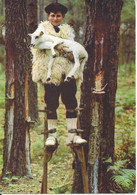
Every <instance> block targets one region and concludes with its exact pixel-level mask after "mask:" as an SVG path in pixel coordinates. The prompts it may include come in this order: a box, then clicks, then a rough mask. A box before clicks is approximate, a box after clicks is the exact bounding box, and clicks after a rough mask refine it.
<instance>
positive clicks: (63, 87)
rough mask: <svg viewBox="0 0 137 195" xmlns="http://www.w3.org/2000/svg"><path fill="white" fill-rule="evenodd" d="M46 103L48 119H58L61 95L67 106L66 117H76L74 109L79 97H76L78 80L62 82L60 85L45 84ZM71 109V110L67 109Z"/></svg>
mask: <svg viewBox="0 0 137 195" xmlns="http://www.w3.org/2000/svg"><path fill="white" fill-rule="evenodd" d="M44 88H45V97H44V98H45V103H46V105H47V109H48V113H47V118H48V119H57V112H56V110H57V108H58V106H59V96H60V95H61V100H62V102H63V104H64V105H65V107H66V118H76V116H77V113H76V111H75V110H74V111H72V110H73V109H75V108H76V107H77V99H76V97H75V95H76V91H77V87H76V80H75V79H73V80H71V81H69V82H62V83H61V84H60V85H59V86H56V85H54V84H45V85H44ZM67 109H70V110H71V111H69V110H67Z"/></svg>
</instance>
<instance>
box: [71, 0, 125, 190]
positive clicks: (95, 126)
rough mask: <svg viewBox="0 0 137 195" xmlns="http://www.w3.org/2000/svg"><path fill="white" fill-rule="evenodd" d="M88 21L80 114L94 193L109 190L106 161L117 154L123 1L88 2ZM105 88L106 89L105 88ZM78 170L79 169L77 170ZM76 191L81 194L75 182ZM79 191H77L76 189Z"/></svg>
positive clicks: (76, 170)
mask: <svg viewBox="0 0 137 195" xmlns="http://www.w3.org/2000/svg"><path fill="white" fill-rule="evenodd" d="M85 2H86V11H87V22H86V34H85V41H84V44H85V47H86V50H87V51H88V54H89V58H88V63H87V64H86V66H85V69H84V80H83V84H82V87H81V101H80V106H81V107H83V108H84V110H83V111H82V112H81V115H80V122H81V129H84V130H85V131H84V135H83V137H84V138H85V139H87V140H88V145H87V146H86V147H85V155H86V161H87V171H88V176H89V186H90V192H91V193H107V192H109V187H110V183H111V182H110V175H109V174H108V173H107V166H108V164H107V163H104V161H103V159H108V158H109V157H111V158H112V159H113V154H114V124H115V95H116V88H117V70H118V47H119V27H120V14H121V9H122V0H106V1H104V0H86V1H85ZM103 88H104V89H103ZM78 168H79V167H78ZM78 168H77V169H75V174H74V183H73V191H72V192H75V193H82V192H83V187H82V183H81V185H80V184H79V186H81V188H79V189H78V191H77V189H76V188H77V187H75V183H76V182H77V183H80V182H81V176H78V177H76V176H75V175H77V174H76V173H77V172H78ZM75 189H76V190H75Z"/></svg>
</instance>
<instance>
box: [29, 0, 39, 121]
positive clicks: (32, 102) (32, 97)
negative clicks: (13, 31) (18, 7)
mask: <svg viewBox="0 0 137 195" xmlns="http://www.w3.org/2000/svg"><path fill="white" fill-rule="evenodd" d="M36 28H37V1H36V0H27V34H28V33H33V32H34V31H35V30H36ZM29 45H30V37H28V51H27V54H28V64H27V72H28V76H26V79H27V85H28V90H27V94H28V116H29V117H30V119H31V120H32V121H37V120H38V102H37V84H36V83H34V82H33V81H32V75H31V72H32V60H31V59H32V54H31V52H30V48H29Z"/></svg>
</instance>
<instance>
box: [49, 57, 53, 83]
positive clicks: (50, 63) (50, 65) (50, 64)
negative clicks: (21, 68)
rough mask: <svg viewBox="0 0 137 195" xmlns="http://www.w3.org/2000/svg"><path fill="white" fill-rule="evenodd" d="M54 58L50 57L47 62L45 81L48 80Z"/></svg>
mask: <svg viewBox="0 0 137 195" xmlns="http://www.w3.org/2000/svg"><path fill="white" fill-rule="evenodd" d="M53 61H54V58H53V57H51V58H50V61H49V63H48V74H47V81H50V76H51V68H52V64H53Z"/></svg>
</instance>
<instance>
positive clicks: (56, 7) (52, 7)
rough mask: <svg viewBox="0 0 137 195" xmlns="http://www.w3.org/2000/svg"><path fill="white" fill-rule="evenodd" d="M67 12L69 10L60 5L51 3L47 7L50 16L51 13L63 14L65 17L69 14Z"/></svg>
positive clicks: (46, 10)
mask: <svg viewBox="0 0 137 195" xmlns="http://www.w3.org/2000/svg"><path fill="white" fill-rule="evenodd" d="M67 11H68V9H67V8H66V7H65V6H64V5H62V4H60V3H51V4H49V5H48V6H47V7H45V12H46V13H48V14H49V13H50V12H53V13H56V12H61V13H62V14H63V15H64V14H66V13H67Z"/></svg>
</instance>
